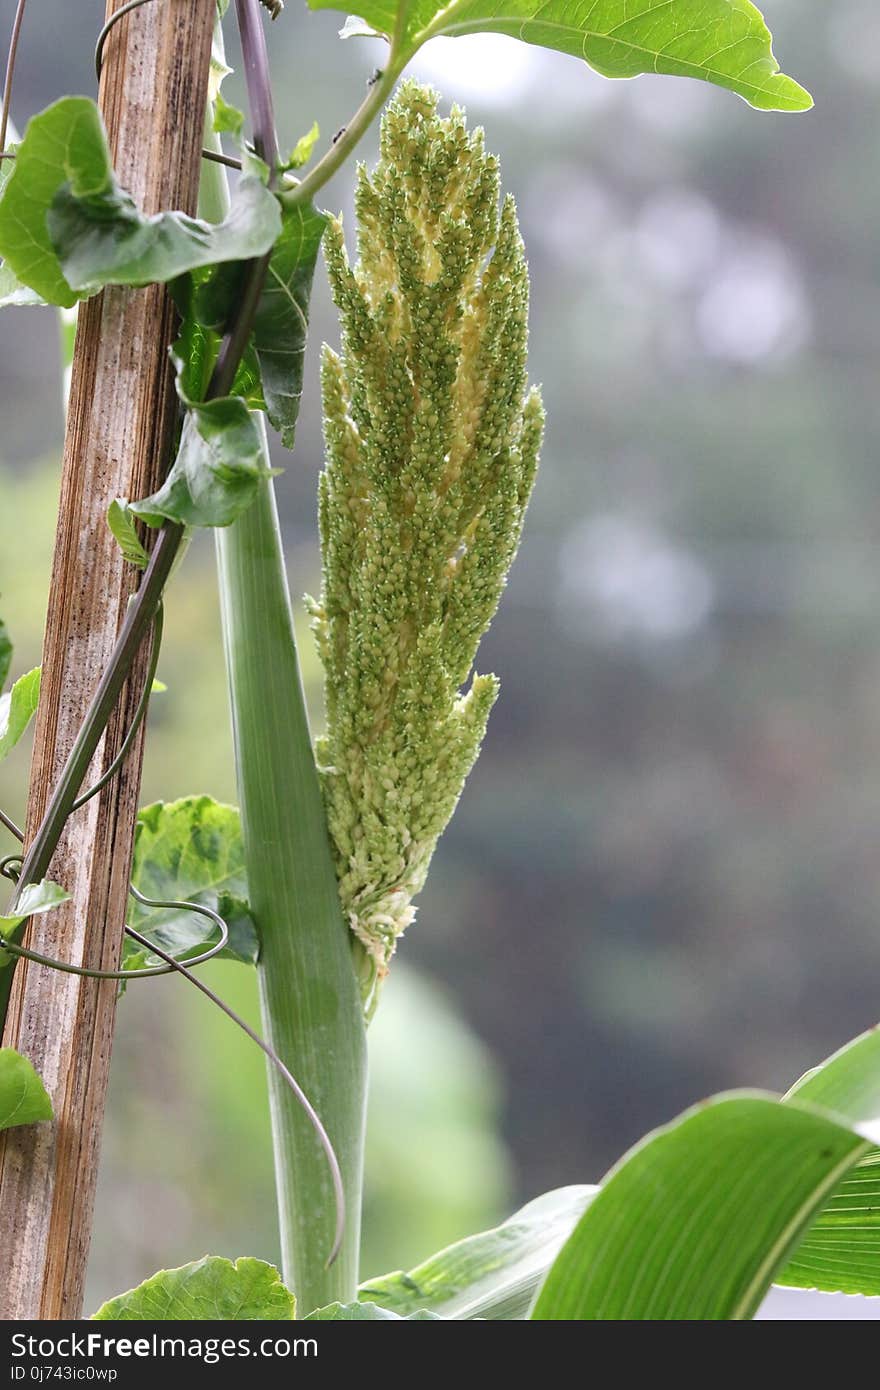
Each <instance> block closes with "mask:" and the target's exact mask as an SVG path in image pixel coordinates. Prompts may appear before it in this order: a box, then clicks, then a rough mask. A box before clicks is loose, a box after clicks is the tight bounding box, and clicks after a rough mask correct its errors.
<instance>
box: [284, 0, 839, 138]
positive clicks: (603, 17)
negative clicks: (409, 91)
mask: <svg viewBox="0 0 880 1390" xmlns="http://www.w3.org/2000/svg"><path fill="white" fill-rule="evenodd" d="M309 4H310V5H311V7H312V9H315V10H324V9H330V10H337V9H344V8H345V6H344V5H341V4H340V3H339V0H309ZM358 9H359V11H360V17H362V18H363V19H364V20H366V21H367V24H368V25H369V26H370V27H371V28H372V29H373V31H374V32H376V33H379V34H384V35H385V36H386V37H388V38H392V37H393V36H394V35H395V32H396V33H397V34H398V43H399V53H398V56H399V57H401V58H406V57H408V56H411V55H412V54H413V53H414V52H415V51H416V49H417V48H420V47H421V45H422V44H423V43H426V42H427V41H428V40H429V39H433V38H437V37H438V35H443V34H445V35H447V36H453V37H454V36H456V35H462V34H476V33H481V32H485V31H487V30H488V31H491V32H493V33H496V34H509V35H511V36H512V37H514V38H518V39H524V40H525V42H526V43H534V44H540V45H541V46H542V47H543V48H553V49H557V50H559V51H560V52H562V53H568V54H571V55H573V56H574V57H576V58H583V59H584V61H585V62H587V63H589V65H590V67H592V68H595V69H596V71H597V72H600V73H602V74H603V76H605V77H637V76H639V75H640V74H641V73H666V74H669V75H671V76H673V77H696V78H700V79H702V80H703V81H705V82H712V83H715V84H716V85H717V86H719V87H726V88H727V89H728V90H729V91H731V92H736V94H737V96H740V97H743V98H744V100H745V101H747V102H749V104H750V105H751V106H755V107H758V108H759V109H760V110H764V111H806V110H808V109H809V108H810V107H811V106H812V104H813V102H812V98H811V97H810V95H809V93H808V92H806V91H804V89H803V87H801V86H799V85H798V83H797V82H795V81H793V80H792V78H790V77H786V76H784V74H782V73H781V72H780V71H779V65H778V63H777V62H776V59H775V58H774V56H773V50H772V46H771V36H770V33H769V31H768V29H767V26H766V24H765V23H764V20H763V18H762V16H761V12H760V10H758V9H757V7H756V6H755V5H753V4H751V3H750V0H640V3H639V4H638V5H633V4H632V3H630V0H592V3H588V4H586V5H584V4H580V3H578V0H452V3H451V4H446V5H443V4H441V3H440V2H439V0H359V5H358ZM364 32H366V30H365V29H364V27H363V26H358V27H353V28H348V27H347V28H346V34H347V35H350V34H352V33H361V34H362V33H364Z"/></svg>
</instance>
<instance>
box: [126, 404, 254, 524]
mask: <svg viewBox="0 0 880 1390" xmlns="http://www.w3.org/2000/svg"><path fill="white" fill-rule="evenodd" d="M272 475H273V470H272V469H271V468H269V466H268V464H267V462H266V457H265V452H264V449H263V441H262V438H261V436H260V433H259V430H258V429H257V425H256V422H255V421H254V419H253V417H252V415H251V412H250V411H249V410H248V407H247V405H246V404H245V402H244V401H243V400H242V399H241V398H240V397H236V396H223V397H221V398H220V399H219V400H213V401H206V402H205V403H204V404H203V405H193V406H192V407H191V408H190V410H188V411H187V414H186V418H185V420H184V422H183V429H182V431H181V435H180V446H179V448H178V451H177V457H176V458H175V460H174V463H173V465H172V467H171V471H170V472H169V474H168V477H167V478H166V479H165V482H164V483H163V484H162V486H161V487H160V488H159V490H158V492H154V493H153V494H152V495H151V496H150V497H145V498H142V499H141V500H140V501H139V502H130V503H129V508H130V510H131V511H132V512H134V514H135V516H138V517H140V519H141V521H145V522H146V523H147V525H148V526H161V525H162V523H163V521H177V522H182V523H183V524H184V525H186V526H229V525H231V523H232V522H233V521H235V519H236V517H239V516H241V514H242V512H244V511H246V510H247V508H248V507H249V506H250V505H251V503H252V502H253V500H254V498H255V496H256V494H257V488H258V487H259V486H260V483H261V482H262V481H263V479H264V478H270V477H272Z"/></svg>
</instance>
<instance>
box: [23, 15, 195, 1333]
mask: <svg viewBox="0 0 880 1390" xmlns="http://www.w3.org/2000/svg"><path fill="white" fill-rule="evenodd" d="M121 7H122V0H107V15H108V17H109V16H110V14H112V13H113V12H114V11H115V10H117V9H120V8H121ZM215 12H216V6H215V0H160V2H159V3H156V4H149V5H144V6H142V7H141V8H139V9H136V10H134V11H133V12H132V13H130V14H129V15H127V16H126V17H125V18H124V19H122V20H121V21H120V22H119V24H118V25H117V26H116V27H115V28H114V30H113V31H112V33H111V35H110V36H109V37H108V40H107V44H106V48H105V53H104V68H103V74H102V80H101V93H100V104H101V109H102V111H103V115H104V120H105V122H106V124H107V128H108V131H109V135H110V143H111V148H112V150H113V156H114V162H115V167H116V170H117V173H118V175H119V179H120V182H121V183H122V184H123V185H124V186H125V187H126V188H128V189H129V190H130V191H131V192H132V193H133V194H134V196H135V198H136V199H137V200H138V203H139V204H140V206H141V207H142V208H144V209H145V210H146V211H147V212H155V211H158V210H159V209H160V208H169V207H177V208H183V209H184V210H185V211H188V212H193V211H194V210H195V204H196V198H197V190H198V178H199V163H200V157H199V151H200V148H201V142H202V129H203V122H204V110H205V101H206V97H207V79H208V69H209V63H210V50H211V33H212V27H213V22H214V15H215ZM173 324H174V319H173V310H172V306H171V304H170V301H169V299H168V296H167V294H166V293H165V291H164V290H161V289H159V288H157V287H151V288H149V289H146V290H119V289H113V290H108V291H106V292H105V293H104V294H103V295H100V296H99V297H97V298H95V299H92V300H90V301H89V302H88V303H86V304H84V305H83V306H81V310H80V318H79V327H78V330H77V336H76V352H75V356H74V364H73V380H72V385H71V393H70V408H69V414H68V420H67V433H66V438H65V445H64V462H63V474H62V482H61V506H60V513H59V519H58V529H57V533H56V540H55V555H54V561H53V570H52V583H51V589H50V595H49V612H48V619H47V625H46V636H45V643H44V648H43V689H42V694H41V698H40V706H39V710H38V714H37V724H36V735H35V747H34V758H33V764H32V769H31V784H30V796H29V803H28V818H27V834H28V839H30V837H32V835H33V833H34V831H35V829H36V827H37V825H38V824H39V821H40V818H41V816H42V813H43V810H44V808H45V805H46V801H47V798H48V796H49V794H50V792H51V789H52V787H53V785H54V783H55V781H56V779H57V777H58V774H59V771H60V769H61V767H62V765H63V763H64V760H65V758H66V757H67V754H68V753H69V751H70V748H71V745H72V743H73V740H74V737H75V735H76V731H77V728H78V726H79V724H80V722H81V720H82V717H83V715H84V713H85V711H86V708H87V706H88V703H89V699H90V697H91V695H92V692H93V690H94V687H95V684H96V682H97V679H98V677H99V675H100V673H101V672H102V670H103V669H104V667H105V665H106V663H107V660H108V657H109V655H110V652H111V650H112V648H113V643H114V640H115V638H116V634H117V630H118V628H119V624H120V622H121V619H122V616H123V614H124V612H125V607H126V603H127V601H128V598H129V596H130V594H131V592H132V590H133V588H134V587H135V584H136V576H135V575H134V574H133V573H132V570H131V567H130V566H128V565H126V564H125V562H124V561H123V560H122V558H121V555H120V553H119V549H118V547H117V545H116V543H115V541H114V540H113V539H112V537H111V535H110V532H109V530H108V529H107V526H106V522H105V518H106V514H107V507H108V506H109V504H110V502H111V501H112V500H113V498H114V497H142V496H144V495H145V494H146V493H148V492H151V491H153V490H154V489H155V487H156V486H157V485H158V483H159V482H160V480H161V475H162V470H163V468H164V465H165V456H166V453H167V446H168V443H169V441H170V437H171V433H172V429H173V424H174V419H175V415H176V398H175V393H174V386H173V380H172V377H171V373H170V370H169V363H168V356H167V348H168V345H169V343H170V341H171V338H172V333H173ZM147 645H148V644H147ZM147 654H148V653H147V650H146V649H145V650H144V651H143V652H142V653H141V655H140V658H139V660H138V661H137V662H136V664H135V668H134V670H133V672H132V676H131V679H130V681H129V683H128V685H127V687H126V689H125V691H124V692H123V696H122V698H121V700H120V702H119V707H118V709H117V711H116V713H115V714H114V716H113V718H112V719H111V722H110V724H109V726H108V729H107V733H106V736H105V738H104V740H103V743H102V745H101V747H100V749H99V752H98V754H97V755H96V757H95V759H94V762H93V765H92V768H91V769H90V773H89V780H90V781H91V780H94V779H95V778H97V777H98V776H99V775H100V773H101V772H102V770H103V769H104V768H105V767H107V766H109V764H110V762H111V761H112V759H113V757H114V755H115V753H116V752H117V751H118V749H119V747H120V744H121V742H122V738H123V736H124V733H125V730H126V728H127V727H128V724H129V722H130V719H131V716H132V713H133V711H134V707H135V705H136V703H137V699H138V695H139V693H140V691H141V689H142V687H143V681H144V676H145V665H146V657H147ZM141 757H142V740H141V738H140V737H139V738H138V740H137V743H136V747H135V748H133V750H132V752H131V754H130V756H129V758H128V760H127V762H126V764H125V767H124V769H123V772H122V774H121V776H120V777H118V778H116V779H114V780H113V781H112V782H111V783H110V784H109V786H108V787H106V788H105V789H104V791H103V792H102V793H101V794H100V796H98V797H96V798H95V799H94V800H93V801H91V802H89V803H88V804H87V805H86V806H85V807H84V808H83V809H82V810H81V811H79V812H77V813H76V814H75V815H74V816H73V817H72V819H71V820H70V822H69V823H68V827H67V829H66V831H65V833H64V836H63V838H62V840H61V843H60V845H59V847H58V850H57V852H56V854H55V857H54V859H53V861H52V867H51V872H50V876H51V877H52V878H54V879H56V880H57V881H58V882H60V883H63V884H64V885H65V887H66V888H68V889H69V890H70V892H71V893H72V895H73V901H72V902H71V903H70V904H68V905H67V906H66V907H65V908H62V909H61V910H60V911H56V912H53V913H51V914H48V915H47V916H45V917H42V918H35V919H34V921H33V922H32V924H31V928H30V935H29V938H28V941H29V944H31V945H32V946H33V947H34V948H35V949H36V950H39V951H42V952H44V953H46V954H49V955H54V956H57V957H59V958H61V959H64V960H70V961H73V962H75V963H77V964H87V965H90V966H96V967H98V968H102V969H113V968H115V967H116V966H117V964H118V961H119V955H120V947H121V940H122V925H123V922H124V920H125V912H126V894H127V887H128V877H129V869H130V860H131V844H132V836H133V832H134V822H135V815H136V811H137V804H138V802H137V798H138V791H139V786H140V773H141ZM147 987H149V986H147ZM115 998H116V986H115V985H114V984H113V983H112V982H109V981H107V982H102V983H97V982H95V981H90V980H80V979H77V978H76V977H75V976H71V975H63V974H60V973H58V972H56V971H51V970H47V969H45V968H43V967H41V966H38V965H29V964H27V963H26V962H24V961H22V962H20V963H19V965H18V967H17V969H16V978H15V983H14V986H13V995H12V999H11V1001H10V1009H9V1015H8V1018H7V1025H6V1030H5V1033H4V1037H3V1042H4V1044H5V1045H7V1046H11V1047H16V1048H18V1049H19V1050H20V1051H21V1052H23V1053H25V1055H26V1056H28V1057H29V1058H30V1059H31V1061H32V1062H33V1063H34V1065H35V1066H36V1068H37V1070H38V1071H39V1072H40V1074H41V1076H42V1077H43V1079H44V1081H45V1083H46V1086H47V1088H48V1090H49V1093H50V1095H51V1096H52V1102H53V1105H54V1108H55V1116H56V1118H55V1122H54V1124H52V1125H51V1126H50V1125H34V1126H25V1127H23V1128H21V1129H14V1130H10V1131H8V1133H7V1135H6V1136H5V1142H2V1144H0V1262H2V1278H0V1317H2V1318H4V1319H21V1318H42V1319H65V1318H76V1317H79V1316H80V1314H81V1308H82V1299H83V1281H84V1276H85V1266H86V1259H87V1256H88V1248H89V1238H90V1232H91V1222H92V1208H93V1204H94V1193H95V1180H96V1176H97V1167H98V1156H99V1149H100V1137H101V1126H102V1121H103V1112H104V1100H105V1094H106V1089H107V1079H108V1073H109V1065H110V1048H111V1042H112V1036H113V1022H114V1014H115Z"/></svg>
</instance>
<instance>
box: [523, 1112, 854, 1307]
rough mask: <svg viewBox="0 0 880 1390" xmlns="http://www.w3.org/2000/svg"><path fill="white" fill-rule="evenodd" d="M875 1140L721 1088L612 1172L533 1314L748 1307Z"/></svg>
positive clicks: (761, 1295)
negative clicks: (724, 1093) (722, 1092)
mask: <svg viewBox="0 0 880 1390" xmlns="http://www.w3.org/2000/svg"><path fill="white" fill-rule="evenodd" d="M869 1148H870V1144H869V1143H868V1141H867V1140H865V1139H863V1138H862V1137H861V1136H860V1135H858V1134H856V1133H854V1132H853V1131H852V1130H850V1129H846V1128H844V1127H843V1126H842V1125H839V1124H837V1123H836V1122H835V1121H834V1120H832V1119H830V1118H828V1117H827V1116H825V1115H823V1114H821V1113H819V1112H812V1111H808V1110H806V1109H802V1108H801V1107H800V1106H796V1105H780V1104H779V1102H778V1101H777V1100H775V1099H773V1098H772V1097H769V1096H761V1095H749V1094H743V1093H739V1094H732V1095H728V1096H721V1097H719V1098H717V1099H715V1100H713V1101H710V1102H707V1103H705V1104H704V1105H702V1106H698V1107H697V1108H695V1109H693V1110H690V1111H687V1112H686V1113H685V1114H684V1115H683V1116H681V1117H680V1118H679V1119H678V1120H676V1121H674V1122H673V1123H672V1124H671V1125H668V1126H666V1127H665V1128H663V1129H661V1130H658V1131H657V1132H655V1133H654V1134H652V1135H649V1136H648V1137H647V1138H646V1139H644V1140H643V1141H642V1142H641V1144H639V1145H637V1147H636V1148H635V1149H634V1150H632V1151H631V1152H630V1153H629V1154H628V1155H627V1156H626V1157H625V1158H624V1159H623V1160H622V1161H621V1163H620V1164H619V1165H618V1166H617V1168H615V1169H614V1170H613V1171H612V1173H611V1174H610V1175H609V1177H608V1178H607V1179H606V1181H605V1183H604V1184H603V1186H602V1190H601V1191H600V1192H599V1194H598V1196H597V1197H596V1198H595V1200H594V1201H593V1202H592V1204H591V1205H590V1206H589V1207H588V1209H587V1211H586V1213H585V1214H584V1216H583V1217H582V1218H581V1221H580V1223H579V1225H578V1227H577V1228H576V1230H575V1232H574V1234H573V1235H572V1236H571V1238H570V1239H569V1241H568V1242H567V1243H566V1244H565V1245H564V1246H563V1248H562V1251H561V1253H560V1254H559V1256H558V1257H557V1259H556V1261H555V1263H554V1265H553V1266H552V1268H551V1270H550V1273H549V1274H548V1276H547V1279H546V1281H545V1283H544V1285H543V1287H542V1289H541V1291H540V1293H539V1295H538V1298H537V1301H536V1304H535V1307H534V1310H533V1312H532V1317H533V1318H536V1319H538V1320H545V1321H546V1320H563V1321H629V1322H665V1321H679V1322H680V1321H728V1320H729V1321H739V1320H742V1319H747V1318H751V1317H753V1316H754V1314H755V1312H756V1310H757V1308H758V1307H759V1305H760V1303H761V1301H762V1299H763V1298H764V1295H765V1294H766V1292H767V1290H768V1288H769V1287H770V1284H771V1283H772V1281H773V1279H774V1278H775V1276H776V1274H777V1272H778V1271H779V1269H780V1268H781V1267H782V1266H783V1265H784V1264H785V1263H786V1262H787V1259H788V1257H789V1255H790V1254H791V1252H792V1250H793V1248H794V1247H795V1245H796V1244H797V1243H798V1241H799V1239H800V1238H801V1237H802V1236H803V1234H804V1233H805V1231H806V1230H807V1228H808V1227H809V1225H810V1224H811V1222H812V1221H813V1219H814V1218H815V1216H816V1215H817V1214H818V1212H819V1210H820V1209H821V1208H822V1206H823V1205H824V1203H825V1202H826V1200H827V1199H828V1197H829V1196H830V1195H831V1193H832V1192H833V1191H834V1190H835V1189H836V1188H837V1186H838V1185H839V1183H840V1180H841V1178H842V1177H843V1175H844V1174H845V1173H846V1172H847V1171H848V1170H849V1169H850V1168H851V1167H852V1166H853V1165H854V1164H855V1163H856V1162H858V1160H859V1159H860V1158H862V1157H864V1155H865V1154H866V1152H867V1151H868V1149H869Z"/></svg>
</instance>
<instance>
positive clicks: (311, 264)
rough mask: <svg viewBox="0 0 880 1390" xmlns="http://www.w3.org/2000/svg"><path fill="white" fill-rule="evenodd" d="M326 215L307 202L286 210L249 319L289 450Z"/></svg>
mask: <svg viewBox="0 0 880 1390" xmlns="http://www.w3.org/2000/svg"><path fill="white" fill-rule="evenodd" d="M326 225H327V218H326V216H325V215H324V213H322V212H316V210H315V209H314V208H313V207H312V206H311V204H308V205H307V206H305V207H300V206H296V207H294V208H293V209H291V210H289V211H285V214H284V221H283V225H282V230H281V236H280V238H279V239H278V241H277V242H276V244H275V249H274V250H273V252H272V258H271V260H270V261H269V271H268V274H267V276H266V285H265V288H264V290H263V294H262V296H261V298H260V303H259V306H258V308H257V316H256V320H255V323H254V347H255V349H256V354H257V360H258V362H259V364H260V377H261V380H262V383H263V395H264V396H265V399H266V408H267V410H268V413H269V419H270V420H271V422H272V424H273V426H274V427H275V429H276V430H278V431H279V433H280V434H281V440H282V443H283V444H284V446H285V448H287V449H292V448H293V442H294V435H295V432H296V420H297V416H298V415H299V403H300V398H301V396H302V378H303V358H304V356H305V347H306V334H307V332H308V327H309V297H310V295H311V291H312V279H313V277H314V273H315V262H316V260H317V257H318V248H319V246H320V245H321V238H322V237H323V235H324V228H325V227H326Z"/></svg>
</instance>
